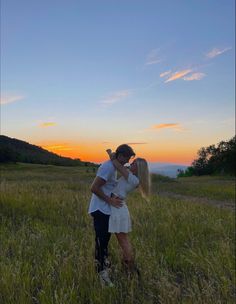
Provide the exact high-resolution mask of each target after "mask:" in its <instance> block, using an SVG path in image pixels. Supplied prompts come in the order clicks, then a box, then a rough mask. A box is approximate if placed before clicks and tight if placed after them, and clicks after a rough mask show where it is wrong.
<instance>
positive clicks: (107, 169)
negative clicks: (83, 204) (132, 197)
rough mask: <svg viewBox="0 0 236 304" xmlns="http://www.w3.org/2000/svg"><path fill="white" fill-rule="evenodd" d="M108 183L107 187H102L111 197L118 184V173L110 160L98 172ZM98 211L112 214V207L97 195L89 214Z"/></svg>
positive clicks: (92, 201)
mask: <svg viewBox="0 0 236 304" xmlns="http://www.w3.org/2000/svg"><path fill="white" fill-rule="evenodd" d="M96 176H99V177H101V178H102V179H104V180H105V181H106V183H105V185H103V186H102V188H101V189H102V191H103V192H104V194H106V195H107V196H111V193H112V192H113V189H114V188H115V186H116V184H117V171H116V169H115V167H114V166H113V164H112V162H111V161H110V160H108V161H106V162H104V163H103V164H102V165H101V166H100V167H99V168H98V171H97V175H96ZM96 210H99V211H101V212H102V213H105V214H108V215H110V214H111V206H110V205H109V204H108V203H106V202H105V201H104V200H102V199H101V198H99V197H98V196H97V195H96V194H94V193H93V194H92V197H91V200H90V204H89V210H88V213H92V212H94V211H96Z"/></svg>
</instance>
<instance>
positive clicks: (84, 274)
mask: <svg viewBox="0 0 236 304" xmlns="http://www.w3.org/2000/svg"><path fill="white" fill-rule="evenodd" d="M86 170H87V169H86V168H66V167H53V166H38V165H23V164H20V165H18V166H10V167H8V166H2V167H1V202H0V240H1V245H0V257H1V259H0V273H1V276H0V303H3V304H13V303H16V304H28V303H34V304H36V303H40V304H44V303H45V304H46V303H47V304H51V303H58V304H59V303H60V304H64V303H65V304H75V303H76V304H77V303H91V304H103V303H112V304H113V303H117V304H119V303H122V304H129V303H135V304H136V303H137V304H139V303H140V304H146V303H147V304H149V303H150V304H151V303H234V297H235V287H234V286H235V272H234V269H235V260H234V249H235V248H234V233H235V231H234V230H235V229H234V227H235V220H234V213H233V212H232V211H230V210H224V209H219V208H216V207H214V206H209V205H200V204H191V203H190V202H186V201H181V200H179V199H178V200H176V199H174V198H166V197H162V196H161V195H158V194H155V192H154V194H153V196H152V198H151V201H150V202H149V203H146V202H145V201H143V199H142V198H141V197H140V195H139V194H138V193H137V192H135V193H133V194H132V195H130V196H129V199H128V204H129V209H130V213H131V215H132V222H133V231H132V232H131V233H130V238H131V241H132V244H133V246H134V248H135V253H136V261H137V264H138V266H139V268H140V271H141V273H142V282H141V283H138V281H137V280H136V279H135V278H134V279H133V280H127V278H126V277H125V274H124V273H123V271H122V267H121V264H120V251H119V247H118V245H117V242H116V239H115V237H114V236H113V237H112V239H111V241H110V244H109V247H110V256H111V260H112V264H113V266H112V274H113V280H114V282H115V284H116V286H115V287H114V288H113V289H109V288H104V289H101V287H100V284H99V280H98V279H97V276H96V273H95V271H94V265H93V252H94V233H93V225H92V220H91V218H90V216H89V215H88V214H87V208H88V203H89V200H90V196H91V193H90V190H89V185H90V183H91V181H92V180H93V177H94V173H93V172H92V171H89V172H86ZM87 171H88V170H87ZM231 182H232V181H227V180H222V184H221V180H219V179H216V178H210V177H208V178H205V179H204V178H199V179H197V180H189V179H181V181H172V180H168V179H165V181H163V180H162V181H160V180H159V179H158V178H156V179H155V178H154V180H153V183H154V185H153V188H154V189H158V190H160V189H162V188H163V187H164V188H165V190H166V189H168V191H172V192H173V193H177V192H178V191H179V189H180V187H182V189H185V188H184V184H185V185H186V189H189V191H190V192H189V193H188V195H195V193H196V195H203V192H202V191H203V190H202V189H203V188H204V187H205V188H204V189H207V191H206V192H205V193H206V194H205V195H206V196H207V197H212V196H214V197H215V198H217V199H218V200H220V199H221V197H222V196H221V194H219V192H217V191H215V190H214V189H216V188H217V186H218V187H219V186H220V185H221V186H222V187H223V188H224V185H225V183H229V185H231ZM178 183H181V186H179V184H178ZM197 185H199V189H200V194H199V193H197V192H195V190H194V191H193V189H194V188H195V187H194V186H197ZM203 185H204V187H203ZM214 187H215V188H214ZM230 187H231V186H229V188H230ZM212 189H213V190H212ZM230 189H231V190H230V191H233V187H232V188H230ZM163 191H164V190H163ZM191 191H192V192H191ZM212 191H213V193H214V194H212ZM218 194H219V195H218ZM217 195H218V196H217ZM226 197H227V196H226V195H225V194H224V199H225V198H226Z"/></svg>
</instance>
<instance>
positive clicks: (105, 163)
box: [99, 160, 115, 170]
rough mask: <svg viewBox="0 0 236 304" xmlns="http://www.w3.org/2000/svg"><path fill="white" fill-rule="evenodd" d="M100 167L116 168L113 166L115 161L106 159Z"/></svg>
mask: <svg viewBox="0 0 236 304" xmlns="http://www.w3.org/2000/svg"><path fill="white" fill-rule="evenodd" d="M99 168H102V169H113V170H115V167H114V166H113V163H112V161H111V160H107V161H105V162H104V163H102V164H101V166H100V167H99Z"/></svg>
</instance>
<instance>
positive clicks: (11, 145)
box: [0, 135, 95, 166]
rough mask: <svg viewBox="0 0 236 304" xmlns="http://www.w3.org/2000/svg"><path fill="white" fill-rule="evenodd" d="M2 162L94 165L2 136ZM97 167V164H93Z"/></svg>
mask: <svg viewBox="0 0 236 304" xmlns="http://www.w3.org/2000/svg"><path fill="white" fill-rule="evenodd" d="M0 162H2V163H3V162H22V163H33V164H44V165H58V166H84V165H88V164H92V163H88V162H82V161H81V160H80V159H72V158H69V157H62V156H59V155H57V154H55V153H52V152H49V151H47V150H45V149H43V148H41V147H39V146H36V145H32V144H29V143H27V142H25V141H23V140H19V139H16V138H10V137H8V136H5V135H0ZM92 165H95V164H92Z"/></svg>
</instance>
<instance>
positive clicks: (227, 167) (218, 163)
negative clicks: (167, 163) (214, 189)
mask: <svg viewBox="0 0 236 304" xmlns="http://www.w3.org/2000/svg"><path fill="white" fill-rule="evenodd" d="M235 156H236V137H235V136H234V137H233V138H231V139H230V140H229V141H221V142H220V143H218V144H217V145H210V146H209V147H203V148H201V149H200V150H199V151H198V158H197V159H196V160H194V161H193V163H192V165H191V167H188V168H187V169H186V170H185V172H180V173H179V174H178V177H181V176H192V175H208V174H209V175H210V174H226V175H227V174H229V175H235V173H236V157H235Z"/></svg>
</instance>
